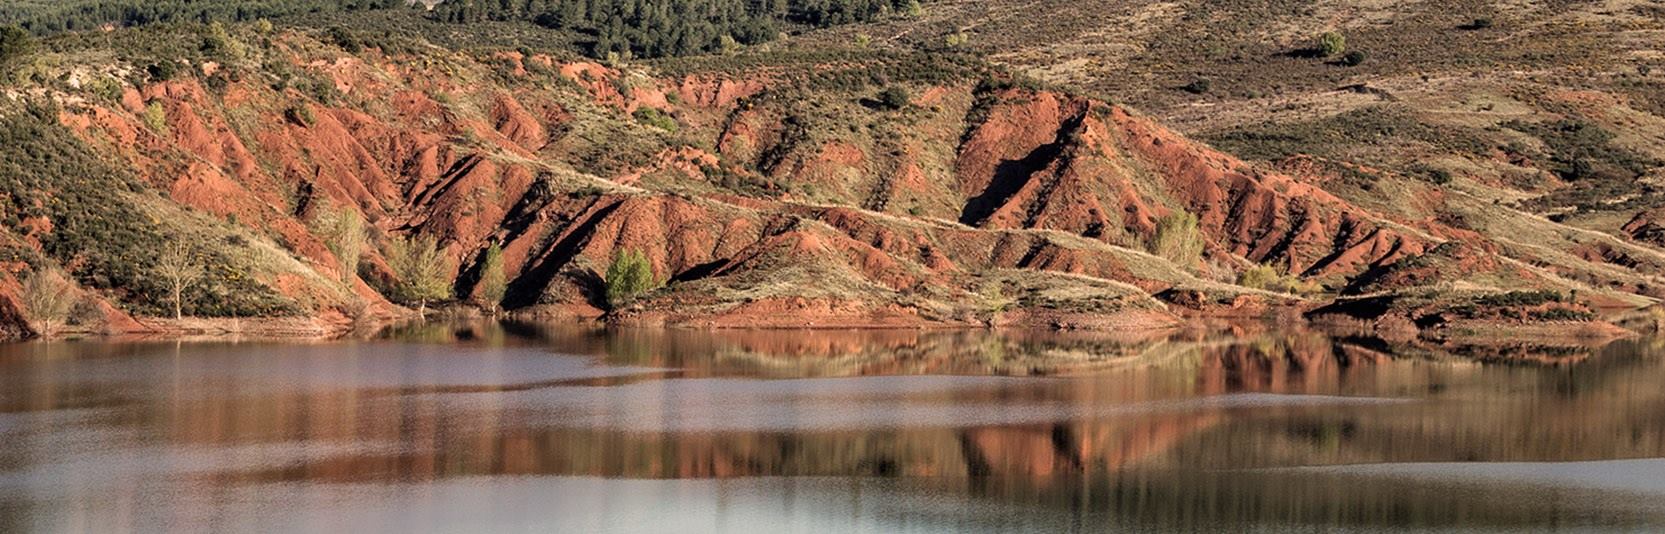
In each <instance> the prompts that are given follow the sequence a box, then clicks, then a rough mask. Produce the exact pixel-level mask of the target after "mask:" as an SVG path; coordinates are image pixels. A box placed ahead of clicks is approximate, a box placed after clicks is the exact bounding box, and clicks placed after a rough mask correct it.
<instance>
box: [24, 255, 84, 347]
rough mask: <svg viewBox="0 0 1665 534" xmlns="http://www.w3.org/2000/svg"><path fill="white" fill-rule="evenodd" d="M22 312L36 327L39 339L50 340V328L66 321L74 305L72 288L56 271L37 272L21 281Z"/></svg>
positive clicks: (41, 270)
mask: <svg viewBox="0 0 1665 534" xmlns="http://www.w3.org/2000/svg"><path fill="white" fill-rule="evenodd" d="M21 296H22V300H23V312H24V313H27V314H29V318H30V319H33V320H34V321H35V323H36V324H37V326H36V330H37V331H39V332H40V335H41V336H42V337H51V336H52V332H53V329H54V328H53V327H54V325H56V324H61V323H63V322H65V321H67V320H69V312H70V309H71V308H72V307H74V305H75V285H74V284H72V283H70V281H69V279H68V278H66V277H64V274H63V273H62V272H60V271H58V270H57V269H36V270H35V272H34V273H31V274H30V275H29V278H28V279H25V280H24V281H23V292H22V295H21Z"/></svg>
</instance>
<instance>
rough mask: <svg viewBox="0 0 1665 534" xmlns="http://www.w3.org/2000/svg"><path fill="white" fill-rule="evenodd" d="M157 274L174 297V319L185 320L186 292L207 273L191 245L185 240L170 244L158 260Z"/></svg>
mask: <svg viewBox="0 0 1665 534" xmlns="http://www.w3.org/2000/svg"><path fill="white" fill-rule="evenodd" d="M156 273H157V274H158V275H161V277H162V280H164V281H166V282H167V283H168V290H169V292H170V293H171V294H172V296H173V318H174V319H184V318H185V290H186V289H187V288H190V287H191V286H193V285H196V283H197V282H199V281H201V280H202V277H203V276H204V275H206V274H207V272H206V271H205V270H204V269H203V267H202V262H201V261H199V260H198V258H197V256H196V254H195V252H193V251H192V250H191V245H190V243H186V242H185V241H183V240H180V241H174V242H172V243H169V244H168V245H167V247H166V249H164V250H163V251H162V255H161V256H159V257H157V258H156Z"/></svg>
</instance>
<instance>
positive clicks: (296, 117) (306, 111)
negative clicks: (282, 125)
mask: <svg viewBox="0 0 1665 534" xmlns="http://www.w3.org/2000/svg"><path fill="white" fill-rule="evenodd" d="M283 117H284V118H285V119H288V120H289V122H293V123H295V124H296V125H297V126H301V127H303V128H310V127H312V124H313V123H315V122H317V117H314V116H313V115H312V108H309V107H306V105H304V104H298V105H294V106H290V107H289V109H285V110H283Z"/></svg>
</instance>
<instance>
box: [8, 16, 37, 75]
mask: <svg viewBox="0 0 1665 534" xmlns="http://www.w3.org/2000/svg"><path fill="white" fill-rule="evenodd" d="M34 51H35V38H34V37H33V36H30V35H29V32H28V31H27V30H24V29H23V28H19V27H17V26H0V74H7V73H10V72H11V70H12V68H14V67H15V66H16V65H17V64H18V63H21V62H22V61H23V58H24V57H27V56H28V55H29V54H32V53H34Z"/></svg>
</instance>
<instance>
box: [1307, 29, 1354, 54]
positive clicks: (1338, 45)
mask: <svg viewBox="0 0 1665 534" xmlns="http://www.w3.org/2000/svg"><path fill="white" fill-rule="evenodd" d="M1314 49H1315V50H1317V51H1318V53H1319V54H1320V55H1322V56H1324V57H1335V56H1337V55H1340V54H1341V53H1343V52H1346V51H1347V36H1345V35H1342V34H1341V32H1324V33H1322V34H1319V35H1318V43H1317V44H1316V45H1315V46H1314Z"/></svg>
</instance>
